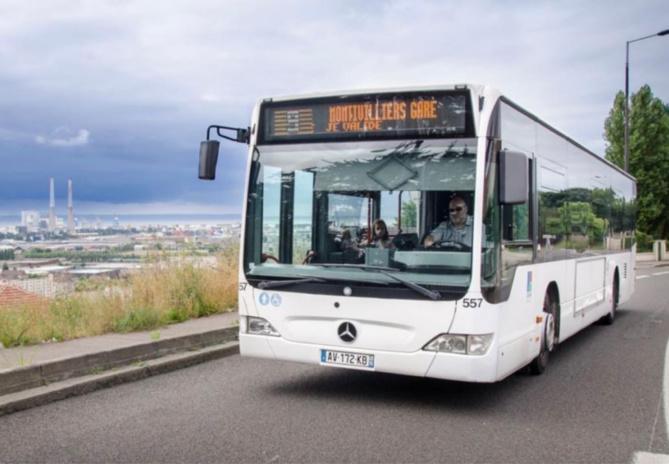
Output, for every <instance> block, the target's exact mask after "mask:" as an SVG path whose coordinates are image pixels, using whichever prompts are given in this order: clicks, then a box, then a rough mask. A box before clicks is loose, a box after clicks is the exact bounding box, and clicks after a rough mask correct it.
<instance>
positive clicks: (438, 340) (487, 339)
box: [423, 334, 493, 356]
mask: <svg viewBox="0 0 669 464" xmlns="http://www.w3.org/2000/svg"><path fill="white" fill-rule="evenodd" d="M492 336H493V334H483V335H455V334H441V335H438V336H437V337H435V338H433V339H432V340H430V342H429V343H428V344H427V345H425V346H424V347H423V349H424V350H425V351H437V352H439V353H455V354H470V355H476V356H481V355H484V354H486V352H487V351H488V348H490V344H491V343H492Z"/></svg>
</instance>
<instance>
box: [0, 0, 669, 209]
mask: <svg viewBox="0 0 669 464" xmlns="http://www.w3.org/2000/svg"><path fill="white" fill-rule="evenodd" d="M0 10H1V11H2V14H1V15H0V85H1V88H2V98H0V214H20V211H21V210H39V211H42V212H44V211H47V210H48V207H49V204H48V201H49V200H48V195H49V191H48V180H49V178H51V177H53V178H55V180H56V190H55V199H56V211H58V212H59V214H61V215H62V214H63V212H66V208H67V179H68V178H71V179H72V181H73V182H74V185H75V199H74V209H75V215H76V214H81V213H97V214H131V213H136V214H145V213H147V212H155V213H184V214H189V213H196V214H239V213H240V212H241V209H242V204H243V198H242V196H243V192H244V180H245V174H244V170H245V167H246V149H247V147H246V146H244V145H241V144H235V143H231V142H224V143H222V144H221V155H220V158H219V168H218V172H217V180H216V181H214V182H202V181H199V180H198V179H197V162H198V147H199V142H200V141H201V140H202V139H203V138H204V137H205V131H206V128H207V126H208V125H209V124H213V123H219V124H225V125H230V126H238V127H246V126H247V125H249V123H250V117H251V112H252V110H253V107H254V105H255V104H256V102H257V101H258V100H259V99H261V98H263V97H271V96H279V95H296V94H302V93H311V92H322V91H332V90H347V89H365V88H367V89H369V88H388V87H407V86H416V85H440V84H452V83H462V82H465V83H480V84H488V85H491V86H494V87H497V88H499V89H500V90H501V91H502V92H504V93H505V94H506V95H508V96H509V97H510V98H511V99H513V100H514V101H516V102H517V103H519V104H520V105H522V106H523V107H525V108H527V109H529V110H531V111H533V112H535V113H536V114H537V115H539V116H540V117H541V118H542V119H544V120H546V121H547V122H549V123H551V124H552V125H554V126H555V127H557V128H558V129H560V130H562V131H564V132H565V133H566V134H568V135H570V136H571V137H573V138H574V139H575V140H577V141H578V142H580V143H582V144H583V145H585V146H586V147H587V148H589V149H590V150H592V151H594V152H595V153H598V154H599V155H603V154H604V149H605V142H604V140H603V137H602V133H603V125H604V120H605V119H606V117H607V116H608V112H609V110H610V108H611V105H612V103H613V99H614V96H615V94H616V92H618V91H621V90H622V89H623V86H624V62H625V53H624V52H625V41H627V40H631V39H634V38H638V37H642V36H645V35H648V34H653V33H656V32H658V31H660V30H663V29H666V28H667V27H669V9H668V8H666V2H665V1H663V0H644V1H640V2H625V1H622V0H616V1H611V2H603V1H602V2H599V1H594V2H578V1H562V2H530V1H520V2H513V3H509V2H505V3H500V2H495V1H493V0H485V1H473V2H466V3H458V4H455V3H451V2H443V1H437V0H434V1H432V0H425V1H409V0H384V1H369V2H358V1H353V0H342V1H338V2H318V3H313V2H306V1H304V0H286V1H285V2H270V1H251V2H245V3H238V4H235V5H234V8H230V7H229V6H228V5H226V4H222V3H221V2H218V1H216V0H199V1H198V2H196V4H195V5H192V4H190V3H189V4H186V3H160V4H158V3H157V2H151V1H148V2H117V1H107V0H91V1H87V2H71V1H70V0H52V1H49V2H46V1H44V0H37V1H34V2H21V1H18V0H8V1H5V2H3V6H2V7H1V8H0ZM668 50H669V37H658V38H654V39H652V40H645V41H643V42H640V43H635V44H634V45H633V46H632V47H631V52H630V90H631V91H632V92H635V91H636V90H637V89H638V88H639V87H640V86H641V85H643V84H645V83H647V84H649V85H650V86H651V88H652V89H653V92H654V93H655V95H656V96H658V97H659V98H661V99H662V100H663V101H665V102H668V101H669V80H668V79H666V76H667V75H669V59H668V58H669V53H668V52H667V51H668Z"/></svg>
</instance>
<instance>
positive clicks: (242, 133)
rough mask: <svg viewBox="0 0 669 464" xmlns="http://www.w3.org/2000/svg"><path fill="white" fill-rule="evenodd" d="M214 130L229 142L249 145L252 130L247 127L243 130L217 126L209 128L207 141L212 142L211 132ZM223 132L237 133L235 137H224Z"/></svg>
mask: <svg viewBox="0 0 669 464" xmlns="http://www.w3.org/2000/svg"><path fill="white" fill-rule="evenodd" d="M212 129H216V134H217V135H218V136H219V137H221V138H222V139H227V140H232V141H233V142H239V143H246V144H248V143H249V141H250V139H251V137H250V134H251V129H250V128H249V127H247V128H246V129H241V128H238V127H228V126H216V125H211V126H209V127H207V140H211V136H210V132H211V130H212ZM222 130H227V131H234V132H235V137H230V136H227V135H224V134H223V133H222V132H221V131H222Z"/></svg>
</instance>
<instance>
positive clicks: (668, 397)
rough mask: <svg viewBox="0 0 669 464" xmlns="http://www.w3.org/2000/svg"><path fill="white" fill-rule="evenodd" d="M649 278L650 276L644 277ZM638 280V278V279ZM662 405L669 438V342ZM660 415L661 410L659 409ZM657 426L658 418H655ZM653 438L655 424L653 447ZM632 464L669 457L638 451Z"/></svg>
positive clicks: (663, 462) (654, 463) (655, 463)
mask: <svg viewBox="0 0 669 464" xmlns="http://www.w3.org/2000/svg"><path fill="white" fill-rule="evenodd" d="M642 277H648V276H642ZM637 279H638V277H637ZM662 405H663V406H664V427H665V429H666V431H667V434H668V435H667V436H669V342H667V347H666V348H665V350H664V376H663V377H662ZM658 415H659V408H658ZM655 421H656V424H657V416H656V418H655ZM653 436H655V424H654V425H653V433H652V436H651V445H650V446H652V443H653V442H652V440H653ZM632 464H669V455H666V454H655V453H649V452H647V451H636V452H635V453H634V454H633V455H632Z"/></svg>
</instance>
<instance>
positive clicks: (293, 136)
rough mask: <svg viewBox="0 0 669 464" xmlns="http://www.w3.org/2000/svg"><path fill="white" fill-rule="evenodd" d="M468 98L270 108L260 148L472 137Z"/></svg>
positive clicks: (360, 99)
mask: <svg viewBox="0 0 669 464" xmlns="http://www.w3.org/2000/svg"><path fill="white" fill-rule="evenodd" d="M469 106H470V105H469V99H468V93H466V92H462V91H459V92H449V93H444V92H441V93H433V94H425V93H421V94H413V95H379V96H356V97H347V98H334V99H333V98H330V99H315V100H309V101H298V102H280V103H267V104H265V105H264V107H263V112H262V117H261V121H262V128H261V132H260V135H261V137H260V143H295V142H308V141H325V140H340V141H341V140H359V139H367V138H414V137H464V136H468V135H471V134H469V133H470V132H471V129H470V127H471V123H470V122H469V119H470V117H471V111H470V109H469Z"/></svg>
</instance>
